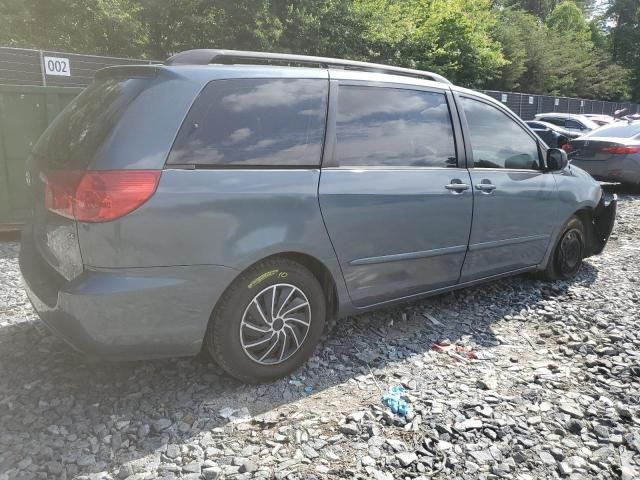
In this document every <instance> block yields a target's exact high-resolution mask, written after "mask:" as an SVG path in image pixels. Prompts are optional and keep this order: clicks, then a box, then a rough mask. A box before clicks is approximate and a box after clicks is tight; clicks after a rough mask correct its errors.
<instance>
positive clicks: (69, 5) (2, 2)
mask: <svg viewBox="0 0 640 480" xmlns="http://www.w3.org/2000/svg"><path fill="white" fill-rule="evenodd" d="M140 9H141V8H140V5H139V3H138V2H137V0H109V1H107V0H47V1H46V2H42V1H39V0H0V17H1V18H3V19H5V18H8V22H6V24H4V25H3V29H2V33H0V41H2V42H3V43H9V44H11V45H19V46H26V47H40V48H47V49H51V50H65V51H71V52H84V53H97V54H108V55H126V54H128V53H129V52H131V51H132V50H134V51H135V50H137V49H141V48H142V46H143V45H144V43H145V38H144V35H143V33H142V31H141V23H140V20H139V18H138V14H139V12H140ZM3 23H4V22H3Z"/></svg>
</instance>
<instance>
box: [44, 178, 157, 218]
mask: <svg viewBox="0 0 640 480" xmlns="http://www.w3.org/2000/svg"><path fill="white" fill-rule="evenodd" d="M160 173H161V172H160V171H159V170H106V171H54V172H50V173H48V174H47V175H46V179H45V197H44V204H45V207H46V208H47V209H49V210H51V211H52V212H54V213H57V214H58V215H62V216H63V217H66V218H71V219H73V220H77V221H79V222H108V221H110V220H115V219H117V218H120V217H122V216H124V215H126V214H128V213H130V212H132V211H133V210H135V209H136V208H138V207H140V206H141V205H142V204H143V203H144V202H146V201H147V200H149V198H151V196H152V195H153V194H154V193H155V191H156V188H157V186H158V182H159V180H160Z"/></svg>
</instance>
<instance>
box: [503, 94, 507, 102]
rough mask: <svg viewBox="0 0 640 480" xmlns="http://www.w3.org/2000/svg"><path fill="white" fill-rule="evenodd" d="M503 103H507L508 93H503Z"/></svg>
mask: <svg viewBox="0 0 640 480" xmlns="http://www.w3.org/2000/svg"><path fill="white" fill-rule="evenodd" d="M502 103H507V94H506V93H503V94H502Z"/></svg>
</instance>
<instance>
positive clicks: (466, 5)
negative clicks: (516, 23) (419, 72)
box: [355, 0, 505, 87]
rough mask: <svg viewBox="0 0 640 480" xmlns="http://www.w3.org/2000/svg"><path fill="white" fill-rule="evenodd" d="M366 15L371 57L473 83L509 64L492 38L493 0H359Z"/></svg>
mask: <svg viewBox="0 0 640 480" xmlns="http://www.w3.org/2000/svg"><path fill="white" fill-rule="evenodd" d="M355 3H356V5H357V8H358V9H359V11H361V12H365V13H366V15H367V21H368V28H367V31H366V32H365V40H366V43H367V44H368V45H369V46H370V50H371V55H370V57H371V58H372V59H373V60H376V61H380V62H383V63H384V62H389V63H395V64H400V65H404V66H407V67H412V68H420V69H426V70H433V71H435V72H438V73H441V74H443V75H445V76H446V77H448V78H449V79H451V80H452V81H454V82H456V83H459V84H461V85H466V86H470V87H473V86H475V87H478V86H483V85H485V84H486V82H487V81H488V80H489V79H491V78H493V77H494V76H496V75H497V73H498V71H499V69H500V68H501V67H502V66H503V65H504V64H505V60H504V57H503V56H502V52H501V50H500V44H499V43H498V42H496V41H495V40H494V39H493V38H492V37H491V30H492V27H493V25H494V22H495V16H494V15H493V13H492V11H491V9H490V2H489V0H449V1H443V0H406V1H403V2H395V1H392V0H358V1H356V2H355Z"/></svg>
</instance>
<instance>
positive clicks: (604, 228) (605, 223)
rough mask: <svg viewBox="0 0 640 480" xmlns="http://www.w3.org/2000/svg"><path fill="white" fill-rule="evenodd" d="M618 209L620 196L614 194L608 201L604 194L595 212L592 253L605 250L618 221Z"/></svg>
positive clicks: (595, 253)
mask: <svg viewBox="0 0 640 480" xmlns="http://www.w3.org/2000/svg"><path fill="white" fill-rule="evenodd" d="M617 210H618V196H617V195H615V194H614V195H613V199H612V200H611V201H610V202H608V203H606V202H605V200H604V196H603V197H602V198H601V199H600V203H598V206H597V207H596V209H595V210H594V212H593V237H592V242H591V254H592V255H598V254H599V253H601V252H602V251H603V250H604V247H605V246H606V245H607V242H608V241H609V237H610V236H611V232H612V231H613V226H614V225H615V223H616V213H617Z"/></svg>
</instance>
